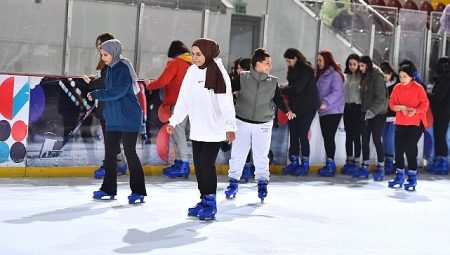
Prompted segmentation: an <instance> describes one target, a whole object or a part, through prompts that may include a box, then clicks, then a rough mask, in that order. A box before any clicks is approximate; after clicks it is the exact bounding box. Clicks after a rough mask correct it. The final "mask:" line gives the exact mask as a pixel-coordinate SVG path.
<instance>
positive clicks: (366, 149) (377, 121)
mask: <svg viewBox="0 0 450 255" xmlns="http://www.w3.org/2000/svg"><path fill="white" fill-rule="evenodd" d="M364 116H365V113H363V114H362V120H363V124H362V129H363V130H362V153H363V160H364V161H367V160H369V159H370V136H372V141H373V144H374V145H375V150H376V151H377V160H378V162H384V148H383V143H382V142H381V136H382V134H383V129H384V125H386V114H378V115H376V116H375V117H373V118H372V119H368V120H365V121H364Z"/></svg>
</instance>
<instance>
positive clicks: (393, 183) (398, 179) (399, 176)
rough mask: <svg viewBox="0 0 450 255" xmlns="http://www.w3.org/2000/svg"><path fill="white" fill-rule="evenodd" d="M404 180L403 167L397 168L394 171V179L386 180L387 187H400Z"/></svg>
mask: <svg viewBox="0 0 450 255" xmlns="http://www.w3.org/2000/svg"><path fill="white" fill-rule="evenodd" d="M404 182H405V169H397V171H395V177H394V179H392V180H390V181H389V182H388V187H389V188H401V187H402V186H403V183H404ZM397 185H398V186H397Z"/></svg>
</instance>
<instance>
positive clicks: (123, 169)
mask: <svg viewBox="0 0 450 255" xmlns="http://www.w3.org/2000/svg"><path fill="white" fill-rule="evenodd" d="M127 168H128V167H127V164H126V163H124V164H122V165H119V164H117V175H119V176H120V175H126V174H127ZM105 173H106V170H105V168H104V166H103V165H102V166H100V167H99V168H98V169H97V170H95V172H94V178H95V179H103V178H104V177H105Z"/></svg>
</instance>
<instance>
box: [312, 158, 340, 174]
mask: <svg viewBox="0 0 450 255" xmlns="http://www.w3.org/2000/svg"><path fill="white" fill-rule="evenodd" d="M317 174H318V175H319V176H322V177H333V176H335V175H336V163H334V160H333V159H327V163H326V164H325V166H324V167H322V168H320V169H319V171H318V172H317Z"/></svg>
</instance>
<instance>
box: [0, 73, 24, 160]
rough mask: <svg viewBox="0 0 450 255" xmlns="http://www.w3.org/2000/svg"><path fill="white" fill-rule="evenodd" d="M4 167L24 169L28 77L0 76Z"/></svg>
mask: <svg viewBox="0 0 450 255" xmlns="http://www.w3.org/2000/svg"><path fill="white" fill-rule="evenodd" d="M0 95H1V97H0V167H8V166H13V167H23V166H25V155H26V147H27V135H28V132H27V130H28V112H29V111H28V107H29V99H30V85H29V80H28V77H24V76H8V75H0Z"/></svg>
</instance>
